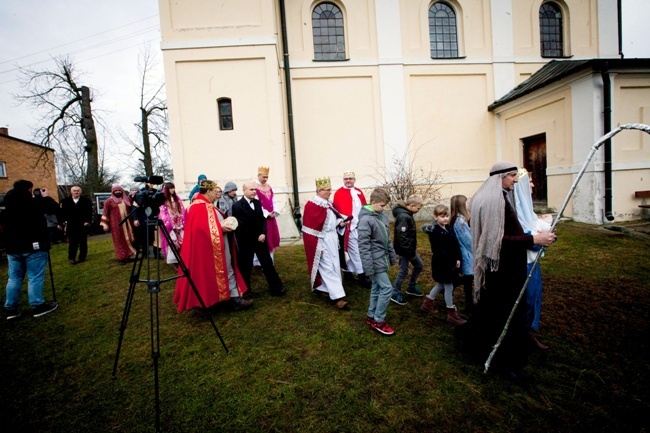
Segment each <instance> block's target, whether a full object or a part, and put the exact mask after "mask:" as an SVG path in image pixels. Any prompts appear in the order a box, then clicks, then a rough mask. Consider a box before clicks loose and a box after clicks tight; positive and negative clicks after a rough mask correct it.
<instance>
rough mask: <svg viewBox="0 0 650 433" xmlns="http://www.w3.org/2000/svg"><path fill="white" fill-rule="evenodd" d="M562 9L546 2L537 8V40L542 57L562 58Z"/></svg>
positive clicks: (555, 4)
mask: <svg viewBox="0 0 650 433" xmlns="http://www.w3.org/2000/svg"><path fill="white" fill-rule="evenodd" d="M562 33H563V29H562V9H560V6H559V5H558V4H557V3H554V2H547V3H544V4H542V5H541V6H540V7H539V40H540V49H541V52H542V57H563V56H564V40H563V39H564V38H563V34H562Z"/></svg>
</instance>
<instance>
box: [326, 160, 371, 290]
mask: <svg viewBox="0 0 650 433" xmlns="http://www.w3.org/2000/svg"><path fill="white" fill-rule="evenodd" d="M356 181H357V179H356V177H355V175H354V172H353V171H346V172H344V173H343V186H342V187H341V188H339V189H338V190H336V193H335V194H334V208H335V209H336V210H337V211H339V212H340V213H341V214H342V215H344V216H346V217H347V216H352V220H351V221H350V224H348V226H347V227H346V229H345V237H344V242H343V251H344V255H345V257H344V258H342V259H341V266H342V267H344V268H345V269H344V275H345V277H346V279H351V278H353V277H352V275H353V274H357V275H358V276H359V282H360V283H361V284H362V285H363V286H364V287H368V288H370V284H371V282H370V280H369V279H368V277H366V276H365V275H364V273H363V267H362V266H361V256H360V255H359V242H358V238H359V237H358V234H357V224H358V222H359V211H360V210H361V208H362V207H363V206H365V205H366V197H365V196H364V195H363V191H361V190H360V189H359V188H356V187H355V186H354V184H355V183H356Z"/></svg>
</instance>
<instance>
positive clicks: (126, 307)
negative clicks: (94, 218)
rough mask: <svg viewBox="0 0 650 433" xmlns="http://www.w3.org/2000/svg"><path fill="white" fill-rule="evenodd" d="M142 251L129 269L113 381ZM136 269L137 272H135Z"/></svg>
mask: <svg viewBox="0 0 650 433" xmlns="http://www.w3.org/2000/svg"><path fill="white" fill-rule="evenodd" d="M141 251H142V249H141V248H139V249H138V252H137V253H136V255H135V260H134V261H133V268H132V269H131V277H130V279H129V291H128V292H127V294H126V302H125V303H124V312H123V313H122V323H121V324H120V336H119V338H118V340H117V350H116V351H115V362H114V363H113V379H115V374H116V373H117V363H118V361H119V359H120V351H121V350H122V341H123V340H124V331H126V325H127V322H128V321H129V313H130V312H131V305H132V304H133V296H134V294H135V285H136V284H137V282H138V279H139V278H140V271H141V270H142V261H143V259H144V255H141V254H140V253H141ZM136 267H137V271H136Z"/></svg>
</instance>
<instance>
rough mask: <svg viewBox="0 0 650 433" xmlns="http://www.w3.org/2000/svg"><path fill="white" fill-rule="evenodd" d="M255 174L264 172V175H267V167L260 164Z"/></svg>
mask: <svg viewBox="0 0 650 433" xmlns="http://www.w3.org/2000/svg"><path fill="white" fill-rule="evenodd" d="M257 174H264V175H266V176H268V175H269V168H268V167H264V166H263V165H260V166H259V167H258V168H257Z"/></svg>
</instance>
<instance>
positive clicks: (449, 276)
mask: <svg viewBox="0 0 650 433" xmlns="http://www.w3.org/2000/svg"><path fill="white" fill-rule="evenodd" d="M433 216H434V218H435V222H434V223H432V224H428V225H426V226H424V227H422V230H424V232H425V233H427V234H428V235H429V243H430V244H431V276H432V277H433V279H434V280H435V281H436V285H435V286H433V288H432V289H431V292H430V293H429V294H428V295H427V296H426V297H425V298H424V303H423V304H422V307H421V308H422V310H424V311H428V312H430V313H432V314H436V313H437V312H438V311H437V310H436V309H435V308H434V306H433V301H434V300H435V298H436V296H438V294H439V293H440V292H441V291H442V290H443V289H444V290H445V304H446V305H447V321H448V322H450V323H453V324H454V325H462V324H464V323H465V320H464V319H463V318H462V316H461V315H460V314H458V312H457V311H456V306H455V305H454V298H453V293H454V283H455V282H457V280H458V272H459V268H460V260H461V252H460V246H459V245H458V240H457V239H456V236H454V233H453V231H452V230H451V229H450V227H449V226H448V223H449V209H448V208H447V206H445V205H438V206H436V207H435V208H434V209H433Z"/></svg>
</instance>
